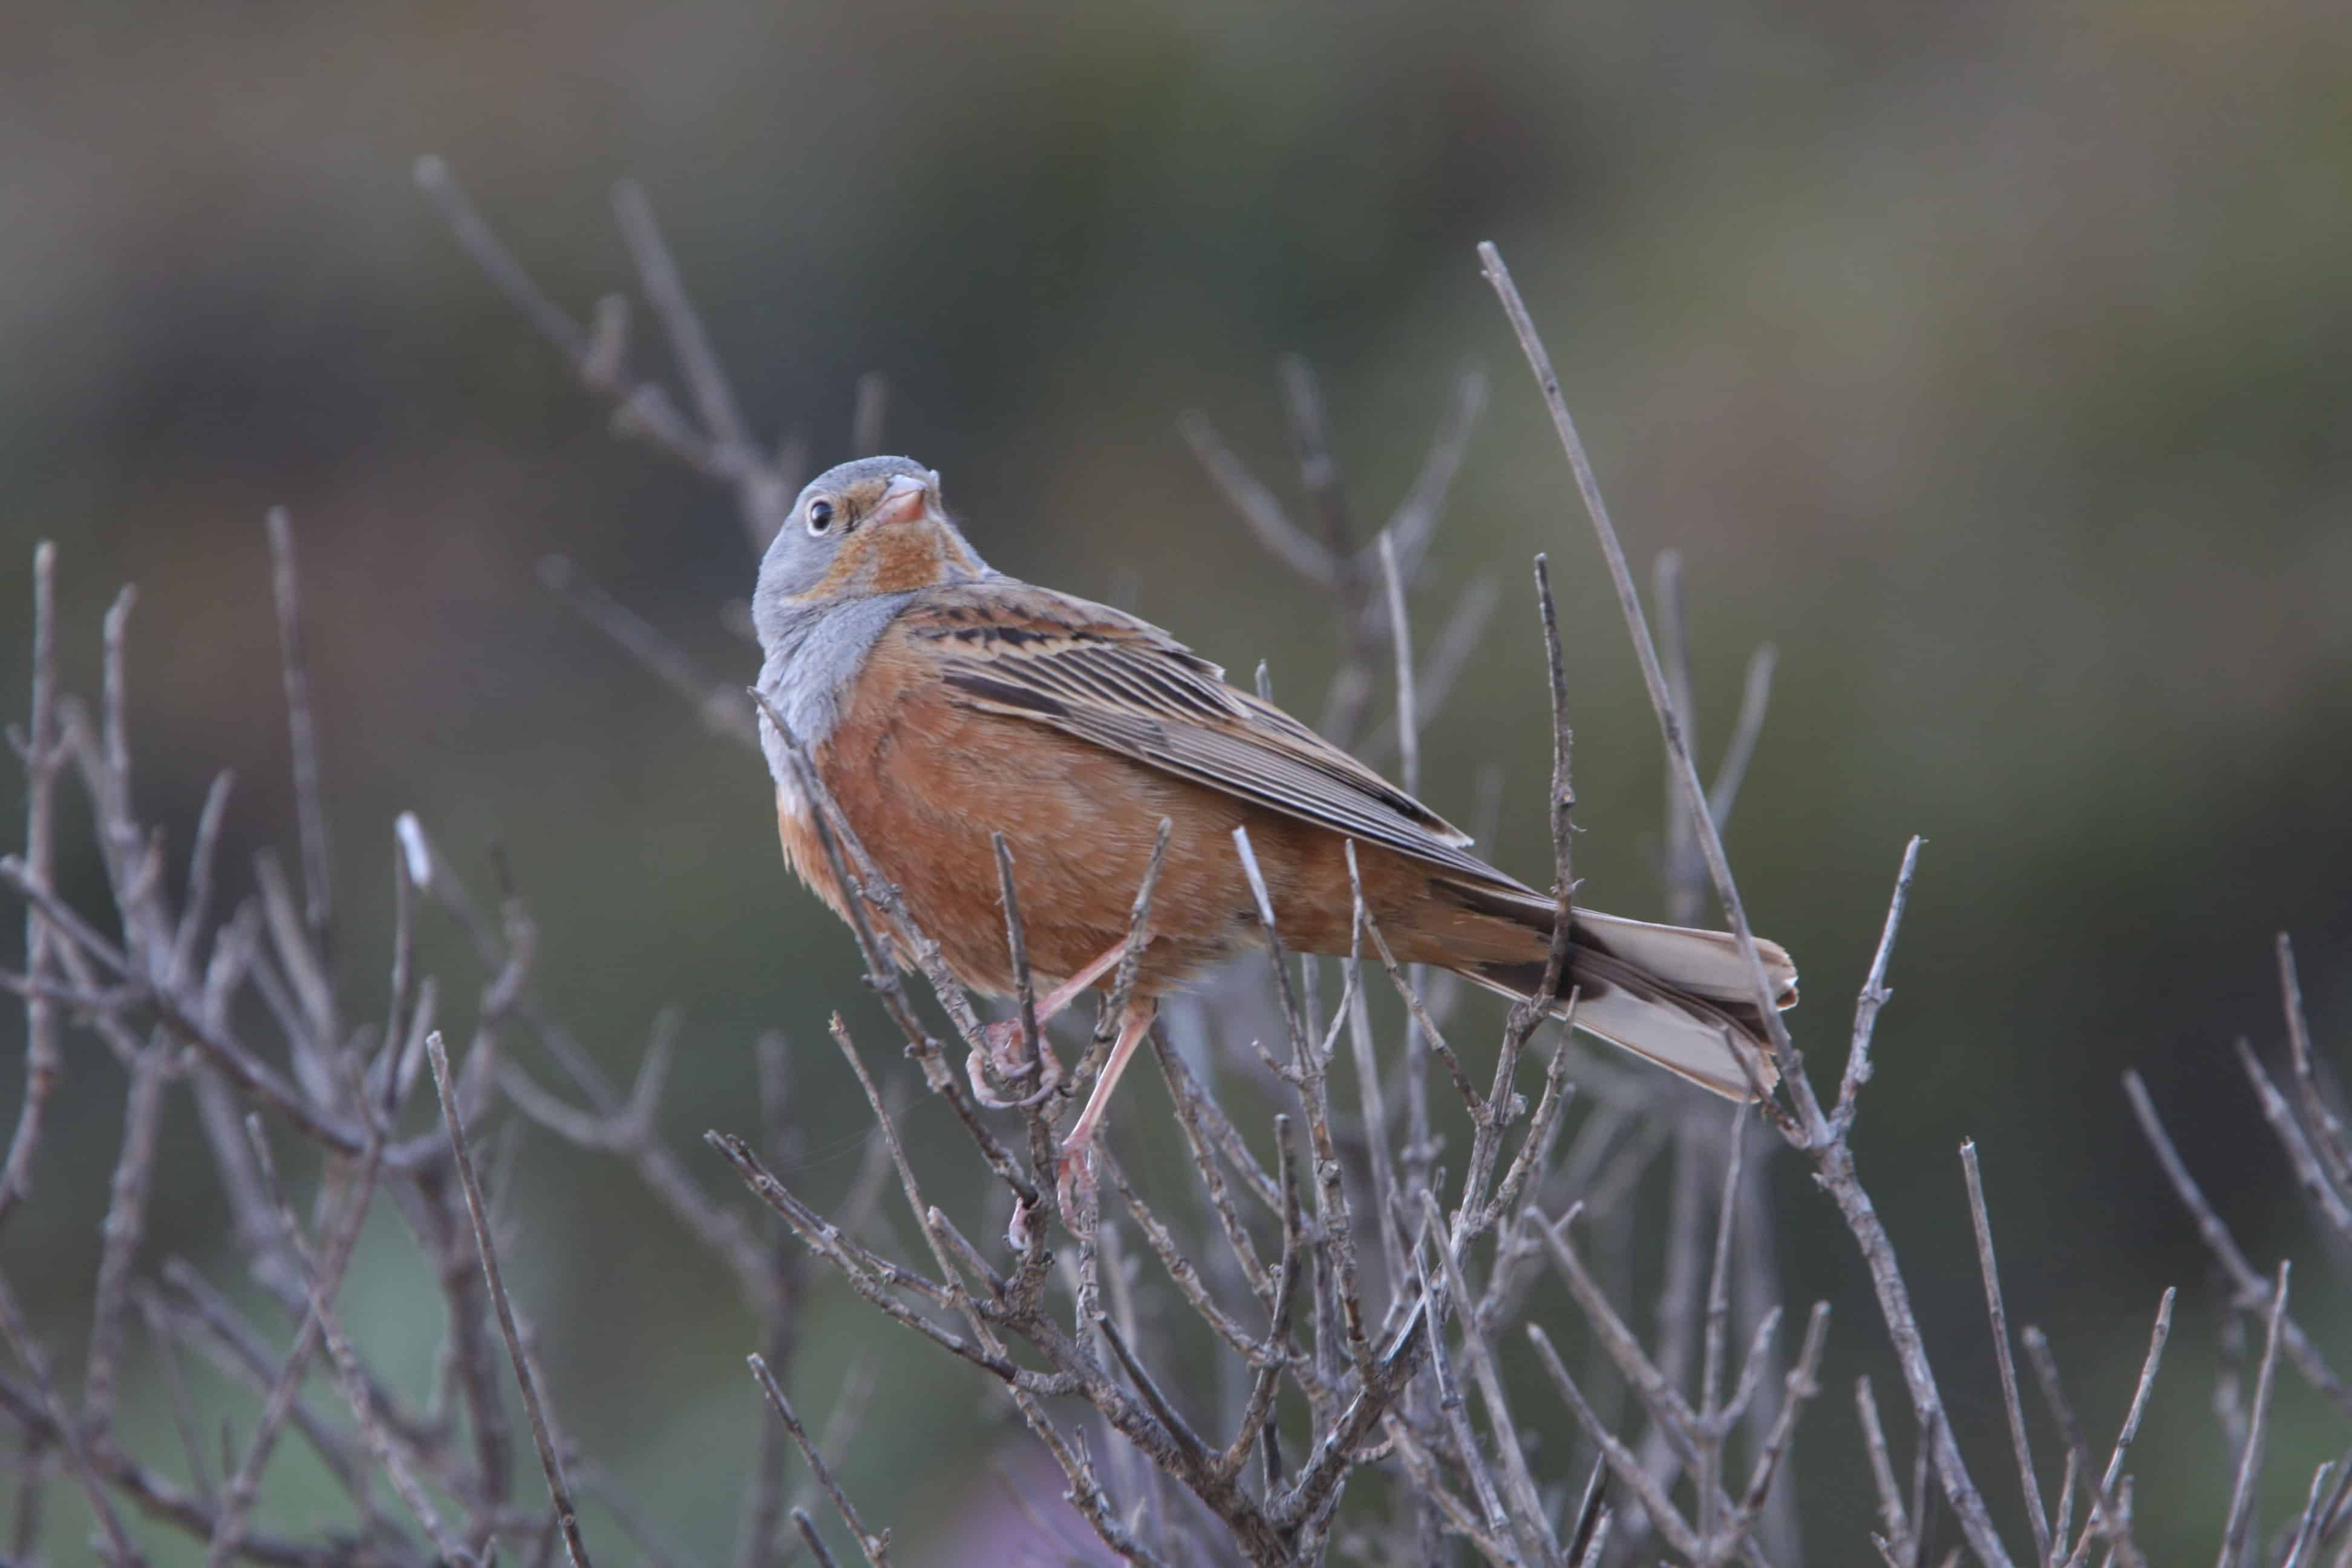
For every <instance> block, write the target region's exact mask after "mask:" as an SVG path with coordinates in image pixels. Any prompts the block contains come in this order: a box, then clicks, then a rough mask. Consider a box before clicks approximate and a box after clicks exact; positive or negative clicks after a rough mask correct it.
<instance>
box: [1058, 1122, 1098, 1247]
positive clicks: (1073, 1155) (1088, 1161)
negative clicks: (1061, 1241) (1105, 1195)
mask: <svg viewBox="0 0 2352 1568" xmlns="http://www.w3.org/2000/svg"><path fill="white" fill-rule="evenodd" d="M1054 1195H1055V1198H1056V1199H1058V1200H1059V1201H1060V1203H1061V1205H1062V1223H1063V1224H1065V1225H1066V1226H1069V1227H1070V1231H1071V1233H1072V1234H1073V1235H1076V1236H1085V1235H1087V1234H1088V1233H1090V1232H1091V1231H1092V1230H1093V1229H1094V1218H1095V1207H1096V1195H1097V1194H1096V1186H1095V1144H1094V1140H1093V1139H1091V1138H1087V1139H1083V1140H1079V1139H1073V1140H1072V1141H1071V1142H1067V1143H1065V1144H1063V1145H1062V1157H1061V1158H1060V1159H1058V1160H1056V1161H1055V1163H1054Z"/></svg>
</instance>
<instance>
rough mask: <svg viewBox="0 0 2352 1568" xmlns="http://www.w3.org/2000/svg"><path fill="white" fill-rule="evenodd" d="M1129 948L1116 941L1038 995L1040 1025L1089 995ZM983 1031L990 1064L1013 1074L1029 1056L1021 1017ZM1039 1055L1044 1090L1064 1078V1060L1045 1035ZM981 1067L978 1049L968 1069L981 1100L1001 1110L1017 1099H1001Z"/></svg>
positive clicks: (975, 1091)
mask: <svg viewBox="0 0 2352 1568" xmlns="http://www.w3.org/2000/svg"><path fill="white" fill-rule="evenodd" d="M1125 952H1127V943H1126V942H1118V943H1117V944H1115V945H1114V946H1112V947H1111V948H1110V949H1109V951H1108V952H1104V953H1103V954H1102V955H1101V956H1100V957H1098V958H1096V959H1093V960H1091V961H1089V962H1088V963H1087V966H1086V967H1085V968H1084V969H1081V970H1079V971H1078V972H1077V973H1076V974H1073V975H1071V976H1070V977H1069V978H1068V979H1067V980H1065V981H1063V982H1062V983H1061V984H1059V985H1056V986H1055V987H1054V989H1052V990H1051V991H1048V992H1046V993H1045V994H1044V995H1043V996H1040V997H1038V998H1037V1026H1038V1028H1040V1029H1043V1028H1044V1027H1045V1026H1046V1025H1047V1024H1049V1023H1051V1022H1053V1020H1054V1019H1055V1017H1057V1016H1060V1015H1061V1014H1062V1013H1063V1012H1064V1011H1065V1010H1066V1009H1067V1008H1068V1006H1069V1005H1070V1004H1071V1003H1073V1002H1075V1001H1076V1000H1077V999H1078V998H1079V997H1080V996H1083V995H1085V994H1086V993H1087V990H1088V988H1090V987H1091V986H1092V985H1093V984H1095V982H1096V981H1097V980H1100V979H1101V978H1102V977H1103V976H1104V975H1106V974H1108V973H1110V972H1111V971H1112V970H1113V969H1115V968H1117V967H1118V961H1119V958H1120V956H1121V955H1122V954H1124V953H1125ZM981 1032H982V1036H983V1037H985V1038H986V1041H987V1045H988V1056H989V1061H990V1064H991V1065H992V1066H994V1068H996V1070H997V1071H998V1072H999V1073H1000V1074H1010V1073H1012V1072H1014V1071H1016V1070H1018V1069H1019V1068H1020V1067H1021V1066H1022V1065H1023V1063H1024V1060H1025V1059H1026V1058H1025V1057H1024V1053H1023V1052H1022V1050H1021V1020H1020V1018H1019V1017H1018V1016H1015V1017H1011V1018H1005V1019H1001V1020H1000V1021H998V1022H996V1023H993V1024H991V1025H989V1026H987V1028H985V1029H983V1030H982V1031H981ZM1037 1059H1038V1062H1039V1064H1040V1065H1041V1066H1042V1067H1043V1068H1044V1073H1043V1082H1041V1083H1040V1084H1039V1086H1038V1090H1037V1092H1039V1093H1043V1092H1044V1091H1045V1090H1046V1089H1051V1088H1052V1087H1053V1086H1054V1085H1055V1083H1057V1082H1058V1081H1060V1079H1061V1076H1062V1068H1061V1064H1060V1063H1059V1062H1057V1061H1055V1059H1054V1050H1053V1047H1050V1046H1048V1045H1047V1044H1046V1043H1045V1041H1044V1040H1043V1039H1040V1040H1039V1041H1038V1042H1037ZM981 1068H982V1063H981V1059H980V1053H979V1052H978V1051H974V1052H973V1053H972V1059H971V1063H970V1065H969V1067H968V1068H967V1070H968V1072H969V1074H970V1076H971V1091H972V1094H973V1095H974V1096H975V1097H977V1098H978V1100H980V1102H981V1103H982V1105H987V1106H993V1107H995V1108H996V1109H998V1110H1003V1109H1004V1107H1005V1106H1006V1105H1008V1104H1011V1103H1013V1102H1011V1101H1008V1100H1003V1099H1001V1098H1000V1097H999V1096H998V1095H997V1094H996V1093H995V1092H994V1091H993V1090H992V1089H990V1088H989V1087H988V1080H987V1077H986V1075H985V1074H984V1073H983V1072H982V1070H981Z"/></svg>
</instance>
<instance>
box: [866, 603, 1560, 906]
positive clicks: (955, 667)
mask: <svg viewBox="0 0 2352 1568" xmlns="http://www.w3.org/2000/svg"><path fill="white" fill-rule="evenodd" d="M899 625H900V626H901V627H903V628H904V630H905V631H906V632H907V633H908V635H910V636H912V637H918V638H920V639H923V640H924V641H926V642H928V643H929V644H930V645H931V647H932V650H933V651H934V652H935V654H936V655H937V657H938V659H939V665H940V679H941V681H942V682H943V683H944V684H945V685H946V686H947V687H948V689H950V691H952V692H953V693H954V694H955V699H956V700H958V701H960V702H961V703H964V704H965V705H967V706H970V707H972V708H975V709H978V710H982V711H985V712H992V713H999V714H1003V715H1006V716H1008V717H1013V718H1018V719H1024V720H1027V721H1031V722H1034V723H1039V724H1045V725H1048V726H1050V727H1051V728H1053V729H1055V730H1059V731H1062V732H1063V733H1065V734H1068V735H1073V736H1076V737H1077V738H1079V739H1081V740H1085V741H1089V742H1093V743H1094V744H1096V745H1098V746H1101V747H1104V748H1105V749H1107V750H1109V751H1112V752H1118V753H1119V754H1120V755H1122V756H1128V757H1132V758H1134V759H1135V760H1136V761H1137V762H1139V763H1147V764H1149V765H1150V766H1152V767H1155V768H1159V769H1161V770H1162V771H1164V772H1167V773H1173V774H1175V775H1177V776H1178V777H1181V778H1186V779H1190V780H1192V781H1193V782H1194V783H1197V784H1206V785H1208V786H1210V787H1212V788H1213V789H1219V790H1223V791H1225V792H1226V793H1228V794H1230V795H1235V796H1237V797H1239V798H1241V799H1244V800H1248V801H1252V802H1254V803H1255V804H1257V805H1264V806H1265V807H1266V808H1268V809H1269V810H1273V811H1276V812H1280V813H1282V814H1283V815H1285V816H1291V817H1295V818H1297V819H1298V820H1301V821H1305V822H1311V823H1314V824H1316V825H1318V826H1323V827H1328V828H1329V829H1330V830H1331V831H1333V832H1335V833H1339V834H1344V835H1347V836H1348V837H1353V838H1358V839H1361V840H1363V841H1364V842H1366V843H1370V844H1379V845H1381V846H1384V847H1388V848H1391V849H1394V850H1396V851H1398V852H1400V853H1402V854H1404V855H1408V856H1411V857H1412V858H1415V859H1417V860H1422V861H1425V862H1427V863H1429V864H1431V865H1433V866H1438V867H1443V868H1446V869H1447V870H1450V871H1454V872H1455V873H1458V874H1462V875H1466V876H1468V877H1471V878H1473V879H1475V880H1477V881H1479V882H1484V883H1488V884H1500V885H1502V886H1506V887H1509V888H1513V889H1517V888H1518V884H1517V883H1516V882H1513V881H1511V880H1510V879H1508V878H1507V877H1504V876H1503V875H1502V874H1501V873H1500V872H1498V871H1496V870H1495V869H1494V868H1492V867H1490V866H1488V865H1486V862H1484V861H1482V860H1480V859H1479V858H1477V857H1475V855H1470V854H1466V853H1465V852H1464V848H1463V847H1464V846H1465V845H1467V844H1468V843H1469V842H1470V838H1469V836H1468V835H1467V834H1465V833H1463V832H1462V831H1460V830H1459V829H1457V828H1455V827H1454V826H1453V825H1452V824H1450V823H1448V822H1447V821H1446V820H1445V819H1444V817H1441V816H1438V815H1437V814H1436V813H1435V812H1433V811H1432V810H1430V809H1429V807H1427V806H1425V805H1422V804H1421V802H1419V801H1417V800H1415V799H1413V798H1412V796H1411V795H1407V794H1405V793H1404V791H1402V790H1401V789H1399V788H1397V787H1396V786H1395V785H1394V784H1390V783H1389V782H1388V781H1387V780H1386V779H1384V778H1382V777H1381V776H1380V774H1378V773H1374V772H1372V770H1371V769H1370V768H1368V767H1366V766H1364V765H1363V763H1360V762H1358V761H1356V759H1355V758H1353V757H1351V756H1349V755H1348V754H1347V753H1346V752H1342V751H1340V750H1339V748H1338V747H1336V746H1333V745H1332V744H1330V743H1329V742H1327V741H1325V740H1324V739H1323V738H1322V737H1321V736H1319V735H1318V734H1316V733H1315V731H1312V730H1310V729H1308V728H1307V726H1306V725H1304V724H1301V723H1300V722H1299V721H1297V720H1296V719H1293V718H1292V717H1291V716H1290V715H1289V714H1287V713H1285V712H1284V711H1282V710H1280V709H1279V708H1276V707H1275V706H1273V705H1272V704H1271V703H1267V702H1262V701H1260V700H1258V699H1256V698H1255V697H1253V696H1250V695H1249V694H1247V693H1245V692H1243V691H1240V690H1237V689H1234V687H1232V686H1230V685H1228V684H1226V682H1225V680H1224V672H1223V670H1222V669H1220V668H1218V667H1217V666H1216V665H1214V664H1212V663H1211V662H1209V661H1208V660H1207V659H1205V658H1202V657H1201V656H1200V655H1198V654H1196V653H1194V652H1193V651H1192V649H1190V648H1188V647H1185V646H1184V645H1183V644H1181V643H1180V642H1178V641H1176V639H1175V638H1173V637H1170V636H1169V635H1168V634H1167V633H1166V632H1164V631H1161V630H1160V628H1159V627H1157V626H1152V625H1151V624H1150V622H1148V621H1143V620H1139V619H1138V618H1136V617H1135V616H1129V615H1127V614H1126V613H1124V612H1123V611H1119V610H1115V609H1112V608H1110V607H1109V606H1108V605H1097V604H1090V603H1088V602H1087V601H1086V600H1084V599H1076V598H1072V597H1070V596H1069V595H1065V594H1056V593H1054V592H1052V591H1051V590H1049V589H1044V588H1037V587H1033V586H1031V585H1029V584H1015V583H1009V582H1007V581H1005V580H1003V579H1002V578H998V579H994V580H992V581H990V582H988V583H986V584H973V585H971V586H968V587H967V586H955V587H942V588H938V589H934V590H931V591H929V592H928V593H925V594H924V595H921V596H920V597H919V598H918V599H917V600H916V601H915V602H914V603H912V604H910V605H908V607H907V608H906V610H905V611H904V612H902V613H901V615H900V616H899Z"/></svg>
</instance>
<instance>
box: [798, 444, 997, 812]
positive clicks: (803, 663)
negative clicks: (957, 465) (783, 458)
mask: <svg viewBox="0 0 2352 1568" xmlns="http://www.w3.org/2000/svg"><path fill="white" fill-rule="evenodd" d="M993 575H995V574H994V573H992V572H991V571H990V570H989V567H988V563H986V562H984V561H982V559H981V558H980V555H979V552H976V551H974V550H973V549H972V548H971V545H970V544H968V543H966V542H964V537H963V535H962V533H961V532H960V531H958V530H957V528H956V525H955V524H954V522H952V521H950V519H949V517H948V515H947V512H946V511H945V510H944V509H942V507H941V506H940V477H939V475H938V474H937V473H935V472H933V471H932V470H931V469H929V468H924V467H923V466H922V465H921V464H920V463H918V462H916V461H914V460H913V459H912V458H860V459H858V460H857V461H856V462H854V463H844V464H842V465H841V466H840V467H838V468H828V469H826V470H825V471H824V473H822V474H819V475H818V476H817V477H816V478H815V479H811V480H810V481H809V483H808V487H807V488H806V489H803V490H802V491H801V493H800V499H799V500H795V501H794V502H793V510H792V511H791V512H790V513H788V514H787V515H786V516H785V518H784V522H783V526H782V528H780V529H778V530H777V531H776V537H775V538H774V539H773V540H772V542H770V543H769V545H768V552H767V554H766V555H765V556H764V557H763V558H761V562H760V580H759V583H758V584H757V585H756V586H755V587H753V589H752V590H751V626H752V629H753V630H754V631H755V632H757V633H758V634H759V638H760V649H761V653H762V654H763V655H764V656H765V657H764V659H763V661H762V662H761V668H760V689H761V691H762V692H763V693H765V694H766V696H767V698H768V700H769V701H771V702H772V703H774V704H775V705H776V708H777V710H778V711H780V712H782V714H783V716H784V720H785V722H787V723H789V724H790V725H791V726H792V727H793V734H794V736H795V737H796V738H797V739H798V740H799V741H800V742H801V743H802V744H803V745H805V746H812V747H813V746H816V745H820V744H822V743H823V742H824V740H825V738H826V737H827V736H828V735H829V734H830V733H831V732H832V730H833V726H834V723H835V721H836V720H837V719H838V718H839V717H840V708H841V698H842V695H843V692H844V690H845V688H846V687H847V686H848V684H849V683H850V682H851V681H852V680H854V679H856V675H857V672H858V670H859V669H860V668H863V666H864V664H865V660H866V653H867V652H868V651H869V650H870V649H871V648H872V647H873V646H874V642H875V639H876V638H877V637H880V636H881V635H882V633H883V631H884V629H885V628H887V626H889V624H890V620H891V617H892V616H896V615H897V614H898V611H899V609H900V608H901V607H902V606H904V605H906V603H907V601H908V599H910V598H912V597H913V596H914V595H916V594H918V593H919V592H920V591H922V590H923V589H925V588H931V587H937V586H940V585H941V584H950V583H970V582H975V581H977V580H979V579H981V578H983V577H990V576H993ZM760 728H761V740H762V741H763V742H766V750H767V752H768V762H769V767H770V771H771V772H772V773H774V774H775V775H776V782H777V784H779V785H780V786H781V787H782V788H784V789H785V790H787V791H788V792H789V791H790V790H791V787H792V786H791V779H790V775H789V772H788V770H787V769H786V768H785V767H784V765H783V758H782V754H781V752H780V750H779V747H778V742H777V740H776V738H775V737H774V736H773V735H772V733H771V731H770V726H769V725H768V724H767V722H766V721H765V720H764V719H763V720H762V721H761V726H760Z"/></svg>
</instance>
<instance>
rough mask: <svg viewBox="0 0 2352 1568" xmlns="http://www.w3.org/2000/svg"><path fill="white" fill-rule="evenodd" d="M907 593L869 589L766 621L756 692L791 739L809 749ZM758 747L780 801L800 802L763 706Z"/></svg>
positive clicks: (832, 720)
mask: <svg viewBox="0 0 2352 1568" xmlns="http://www.w3.org/2000/svg"><path fill="white" fill-rule="evenodd" d="M914 596H915V595H912V594H875V595H869V596H866V597H863V598H856V599H840V600H835V602H833V603H831V604H828V605H812V606H810V607H809V608H807V609H793V610H791V611H787V612H785V613H783V614H781V615H777V616H772V618H769V619H768V620H766V622H765V624H763V625H762V626H761V627H760V632H761V637H760V641H761V646H762V647H764V648H765V650H766V653H767V658H765V659H764V660H762V661H761V665H760V694H761V696H763V697H765V698H766V699H767V700H769V701H770V702H772V703H773V704H774V705H775V709H776V711H777V712H779V713H781V714H782V715H783V716H784V722H785V723H787V724H789V725H791V726H792V729H793V739H794V740H796V741H798V742H800V744H801V747H802V749H803V751H808V752H813V751H814V750H815V749H816V748H818V747H820V746H822V745H824V742H825V741H826V740H827V739H829V738H830V737H831V736H832V734H833V727H834V726H835V724H837V723H839V722H840V721H841V710H842V705H843V703H844V702H845V701H846V700H847V698H848V694H849V684H850V682H851V681H853V680H855V679H857V672H858V670H859V669H860V668H864V666H865V663H866V654H867V653H868V652H870V651H871V650H872V649H873V647H874V644H875V642H876V640H877V638H879V637H881V636H882V633H883V631H884V630H885V629H886V628H887V626H889V625H890V622H891V621H892V619H893V618H895V617H896V616H898V612H899V611H900V610H901V609H904V608H905V607H906V605H907V602H908V600H909V599H912V598H913V597H914ZM760 749H761V751H762V752H766V753H767V757H768V772H769V773H771V774H772V775H773V776H774V778H775V781H776V788H777V789H778V790H779V791H780V792H782V796H783V798H784V800H785V801H786V802H787V803H788V804H790V805H793V807H794V808H795V809H798V808H799V807H800V805H801V804H802V803H801V798H800V795H801V792H800V789H799V787H798V785H796V784H794V783H793V773H792V764H791V763H789V762H788V761H786V759H785V756H784V746H783V737H782V736H781V735H778V734H777V733H776V729H775V726H774V725H773V724H772V723H770V722H769V721H768V716H767V715H766V714H765V713H762V714H761V715H760Z"/></svg>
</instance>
